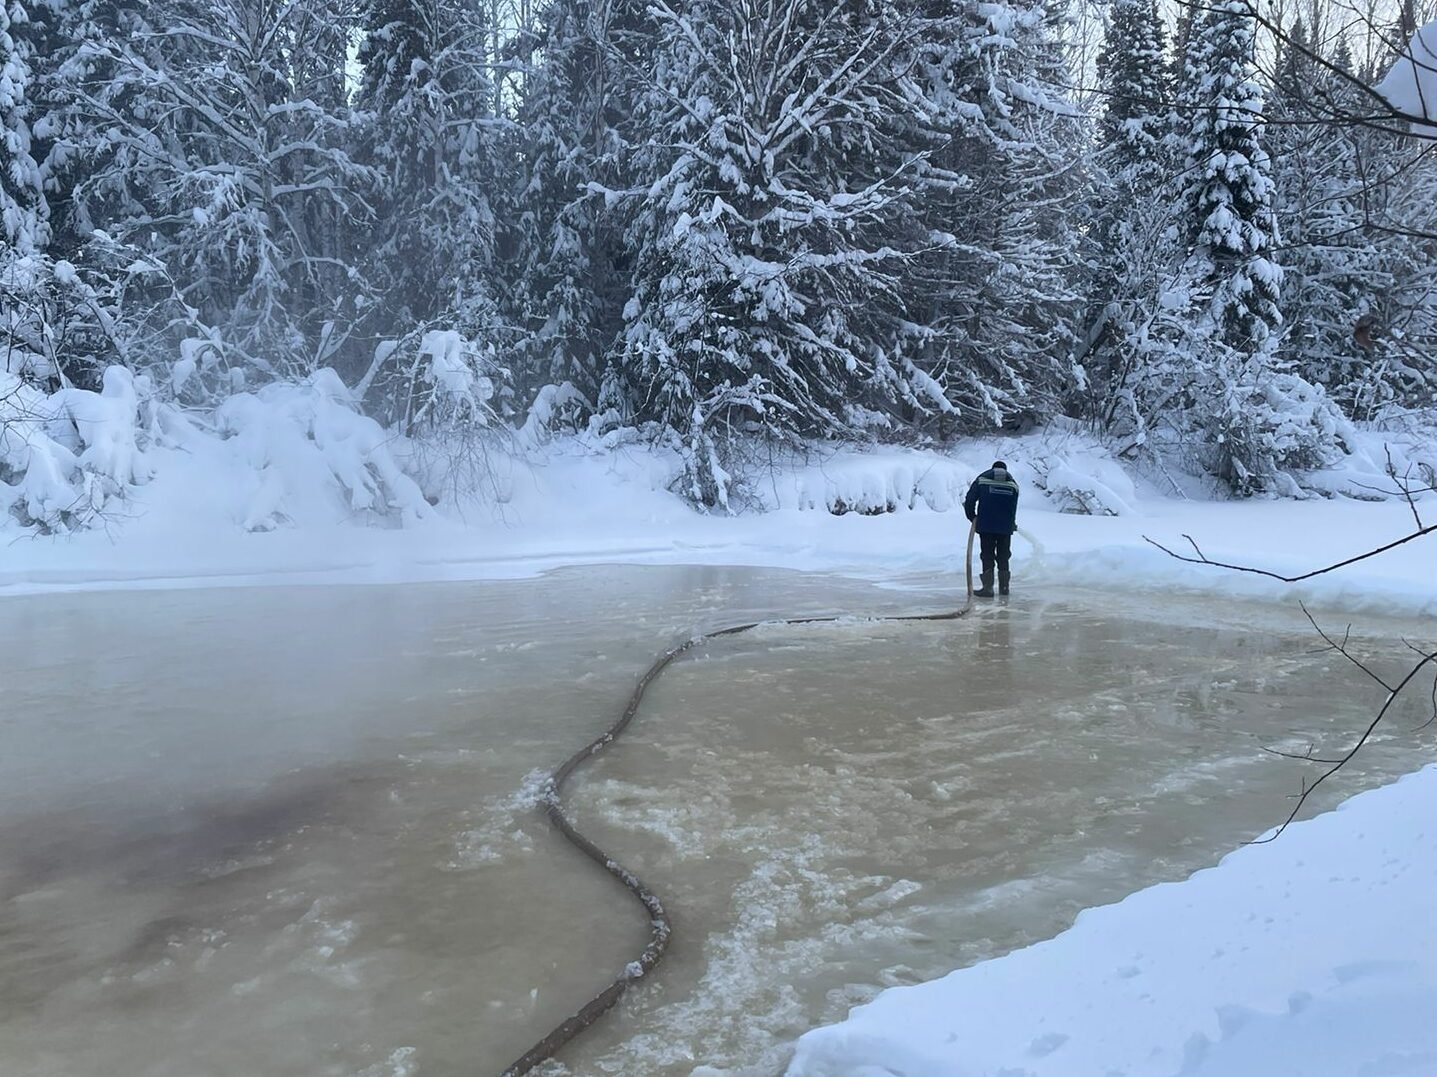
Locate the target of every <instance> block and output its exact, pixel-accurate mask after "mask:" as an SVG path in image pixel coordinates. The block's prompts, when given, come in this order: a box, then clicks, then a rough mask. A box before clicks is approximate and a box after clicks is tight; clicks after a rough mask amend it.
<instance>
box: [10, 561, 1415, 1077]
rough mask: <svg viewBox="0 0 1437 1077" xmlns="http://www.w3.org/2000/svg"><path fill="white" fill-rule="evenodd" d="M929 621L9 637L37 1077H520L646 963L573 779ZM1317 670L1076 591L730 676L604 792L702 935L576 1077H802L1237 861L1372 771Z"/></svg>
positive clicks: (691, 938) (26, 1017)
mask: <svg viewBox="0 0 1437 1077" xmlns="http://www.w3.org/2000/svg"><path fill="white" fill-rule="evenodd" d="M911 582H912V583H913V586H912V589H910V590H906V591H903V590H894V589H880V588H876V587H872V586H869V585H866V584H863V583H860V582H856V581H848V580H841V579H836V578H831V577H824V576H804V575H798V574H793V573H782V572H766V571H757V570H752V569H722V568H612V567H598V568H587V569H576V570H569V571H564V572H559V573H555V574H552V575H550V576H547V577H544V578H542V579H538V580H528V581H517V582H502V583H476V584H462V585H455V584H444V585H441V584H432V585H423V586H409V587H308V588H298V587H274V588H253V589H233V590H217V591H196V590H190V591H183V590H181V591H169V592H161V591H138V592H129V593H108V594H77V595H49V596H36V597H26V598H11V599H7V600H3V601H0V687H3V693H0V743H3V746H4V751H3V752H0V1073H4V1074H5V1075H6V1077H41V1075H43V1077H236V1075H240V1077H251V1075H253V1077H328V1075H334V1077H409V1075H415V1077H430V1075H441V1077H450V1075H456V1077H457V1075H460V1074H466V1075H469V1074H472V1075H478V1077H484V1075H487V1074H495V1073H497V1072H498V1071H499V1070H500V1069H502V1068H503V1067H504V1065H506V1064H507V1063H508V1062H510V1061H512V1060H513V1058H514V1057H516V1056H517V1055H518V1054H520V1053H521V1052H522V1051H523V1050H524V1049H525V1048H526V1047H527V1046H528V1045H529V1043H530V1042H532V1041H533V1040H534V1039H535V1038H537V1037H538V1036H539V1035H541V1034H542V1033H543V1032H545V1031H547V1030H548V1028H549V1027H550V1026H551V1025H552V1024H553V1023H554V1022H555V1021H556V1020H558V1019H560V1018H562V1017H564V1016H567V1015H568V1014H569V1013H570V1012H572V1010H573V1009H574V1008H575V1007H577V1006H578V1005H579V1004H580V1003H582V1002H583V1001H585V1000H586V999H587V998H588V997H589V996H590V995H591V994H593V993H594V992H595V991H596V990H598V989H599V988H601V987H602V986H604V985H605V984H607V983H608V982H609V980H610V979H611V978H612V977H613V975H614V974H615V972H616V971H617V970H618V969H619V968H621V967H622V966H623V964H624V963H625V962H626V961H627V960H629V958H630V957H632V956H633V955H634V954H636V953H637V951H638V950H639V949H640V948H641V947H642V944H643V941H644V939H645V937H646V930H645V924H644V922H643V920H642V918H641V917H640V916H639V915H638V913H637V911H636V909H635V907H634V906H633V905H632V904H631V901H630V899H629V898H628V896H627V895H626V894H625V893H624V892H623V891H622V890H620V889H619V888H618V887H617V886H615V885H614V883H613V882H612V880H610V879H609V878H608V877H607V876H605V875H603V874H602V873H600V872H598V871H596V870H595V869H594V868H593V867H592V865H590V864H588V863H587V862H586V861H583V860H582V859H581V858H580V857H579V856H578V854H576V853H575V852H574V851H573V850H571V849H570V848H569V847H567V846H566V845H564V844H563V843H562V842H561V841H560V840H559V839H558V837H557V836H556V835H554V834H552V833H551V832H550V831H549V829H548V827H547V824H546V823H545V822H544V821H543V819H542V817H541V816H539V815H538V813H537V812H536V810H535V809H534V808H533V792H534V788H535V785H536V783H537V780H538V779H539V777H540V776H542V774H544V773H546V772H547V771H548V769H550V768H551V767H552V766H553V765H555V764H556V763H557V762H559V761H560V760H562V759H563V758H564V757H565V756H566V755H568V754H569V752H571V751H572V750H573V749H574V748H576V747H577V746H578V745H580V744H582V743H583V742H584V741H585V740H587V739H588V738H589V737H591V736H593V735H594V734H595V733H596V732H597V731H599V730H600V729H602V728H603V727H604V726H606V725H607V724H608V723H609V722H610V721H611V720H612V719H613V717H614V716H615V715H616V714H617V712H618V710H619V709H620V708H621V707H622V705H623V703H624V701H625V699H626V698H627V696H628V693H629V691H630V690H631V689H632V686H633V681H634V678H635V677H636V676H637V675H638V674H639V673H640V672H641V671H642V670H643V669H644V668H646V667H647V666H648V664H649V663H650V662H651V661H652V659H653V657H654V656H655V654H656V653H657V652H659V651H662V650H663V649H664V647H666V646H667V645H669V644H670V643H672V642H674V641H676V640H677V639H680V638H684V637H686V636H688V635H689V634H691V633H693V632H694V631H697V630H708V629H713V628H718V627H722V626H724V625H727V624H732V623H735V622H740V621H746V620H753V619H757V618H762V617H771V616H793V615H798V614H814V613H832V612H850V613H854V614H883V613H894V612H901V611H911V610H916V609H925V610H939V609H942V608H944V607H945V606H951V605H952V604H953V599H952V596H951V595H950V594H944V593H942V592H938V591H931V592H930V591H925V590H923V589H922V586H921V585H922V584H923V582H924V581H911ZM1358 627H1359V628H1360V629H1362V630H1363V631H1365V632H1367V633H1368V634H1369V636H1370V637H1372V639H1373V641H1371V642H1364V641H1359V643H1358V646H1360V647H1363V648H1365V649H1366V650H1367V651H1369V652H1370V653H1372V654H1374V655H1377V656H1379V659H1378V661H1379V663H1381V662H1383V661H1387V660H1389V659H1390V660H1391V661H1392V662H1394V663H1395V662H1400V660H1401V659H1400V654H1397V653H1396V652H1395V651H1394V650H1393V649H1392V648H1391V647H1390V646H1389V645H1387V644H1384V643H1382V642H1381V640H1380V639H1378V637H1386V638H1392V637H1395V636H1396V635H1397V634H1398V633H1400V632H1401V631H1402V628H1403V626H1400V625H1387V624H1377V623H1374V622H1372V621H1370V620H1369V621H1367V622H1365V623H1360V624H1359V625H1358ZM1315 643H1316V640H1315V637H1314V636H1313V634H1312V632H1311V630H1310V628H1308V627H1307V626H1306V625H1305V623H1304V622H1303V621H1302V620H1301V618H1300V616H1298V615H1296V613H1295V611H1288V610H1273V609H1265V610H1264V609H1262V608H1259V607H1246V606H1241V605H1236V604H1233V603H1224V604H1216V603H1201V602H1196V601H1178V600H1173V599H1171V598H1166V597H1165V598H1163V599H1162V600H1161V601H1156V600H1154V601H1145V600H1143V599H1141V598H1137V597H1129V598H1125V599H1115V598H1113V597H1112V596H1107V595H1098V594H1092V593H1088V594H1085V593H1081V592H1066V593H1061V594H1050V595H1046V596H1042V597H1038V596H1033V595H1023V594H1019V595H1016V596H1015V597H1014V598H1013V600H1012V601H1011V603H1009V604H1006V605H995V604H991V603H990V604H987V605H984V606H981V607H980V608H979V609H978V610H976V611H975V613H974V614H973V615H972V616H971V617H968V618H966V619H964V620H961V621H956V622H934V623H916V624H915V623H907V624H896V623H888V624H882V623H871V622H863V621H848V622H841V623H838V624H834V625H818V626H810V627H786V628H778V627H765V628H761V629H759V630H757V631H756V632H754V633H750V634H748V635H745V636H740V637H736V638H732V639H726V640H721V641H716V642H714V643H711V644H709V645H706V646H704V647H702V648H700V649H698V650H697V651H695V652H693V653H692V655H690V656H688V657H685V658H684V659H683V660H682V661H680V662H679V663H677V664H675V665H674V666H672V667H671V668H670V670H669V671H668V672H667V673H666V674H665V675H664V677H663V678H662V679H661V680H660V681H659V682H658V683H657V684H656V685H655V686H654V687H653V688H652V689H651V690H650V693H649V696H648V699H647V702H646V704H645V707H644V709H643V710H641V712H640V714H639V717H638V719H637V720H636V722H635V724H634V726H633V727H632V729H631V731H630V733H629V734H628V735H627V737H626V738H625V739H624V740H623V741H621V742H620V743H619V744H618V745H616V746H615V748H614V749H613V750H612V751H611V753H609V754H606V755H605V756H604V757H603V758H601V759H600V760H598V761H597V762H596V763H595V764H594V765H593V766H592V767H591V768H589V769H588V770H585V771H583V772H582V773H581V775H580V776H579V778H578V779H577V780H576V782H575V783H574V785H573V786H572V794H571V796H572V801H573V803H574V805H575V813H576V815H577V816H578V818H579V821H580V824H581V825H583V826H585V827H586V828H588V829H589V830H590V832H591V833H593V834H594V835H595V836H596V837H597V838H598V839H599V840H600V842H601V844H604V845H605V846H606V847H608V848H610V849H611V850H612V851H613V852H614V853H615V854H616V855H618V856H619V857H620V858H621V859H623V860H625V861H626V862H627V863H629V864H630V866H632V867H634V868H635V869H636V870H638V872H639V873H640V874H641V875H642V876H643V877H644V878H645V879H646V880H647V881H648V882H650V883H651V885H653V886H654V887H655V889H657V890H658V892H659V893H660V894H661V895H662V896H663V897H664V899H665V901H666V903H667V904H668V905H669V907H670V909H671V911H672V912H673V914H674V918H675V923H676V932H677V934H676V937H675V941H674V944H673V947H672V949H671V951H670V956H669V958H668V959H667V960H666V961H665V963H664V965H663V966H661V968H660V971H659V974H658V976H657V977H656V978H655V979H654V980H653V982H651V983H649V984H647V985H645V987H644V988H643V989H642V990H640V991H637V992H634V993H632V994H631V996H630V997H629V998H628V999H627V1000H626V1001H625V1002H624V1003H623V1004H622V1005H621V1007H620V1009H619V1010H618V1011H616V1012H615V1013H614V1014H612V1015H611V1016H610V1017H609V1018H608V1019H606V1021H605V1022H604V1023H603V1024H602V1025H601V1026H600V1027H598V1028H596V1029H595V1030H593V1031H592V1032H591V1033H590V1034H588V1035H587V1037H586V1038H585V1039H584V1040H582V1041H581V1042H580V1044H578V1045H577V1046H576V1047H575V1048H573V1049H572V1050H570V1051H569V1052H568V1053H567V1054H566V1055H565V1056H564V1057H565V1061H566V1063H567V1065H568V1068H569V1069H568V1071H569V1072H573V1073H576V1074H584V1075H588V1074H596V1075H597V1074H622V1075H634V1077H639V1075H643V1077H647V1075H656V1077H667V1075H684V1077H688V1075H689V1074H692V1073H694V1072H695V1070H697V1071H698V1073H699V1074H705V1073H714V1072H725V1071H729V1072H732V1073H734V1074H742V1075H746V1077H749V1075H751V1077H772V1075H773V1074H775V1073H777V1072H778V1071H779V1070H780V1069H781V1067H782V1065H783V1063H784V1060H785V1059H786V1057H787V1053H788V1050H789V1045H790V1044H791V1042H792V1040H793V1039H794V1038H795V1037H796V1036H797V1035H798V1034H800V1033H801V1032H803V1031H805V1030H806V1029H808V1028H809V1027H811V1026H813V1025H814V1024H817V1023H820V1022H824V1021H830V1020H833V1019H836V1018H838V1017H841V1016H842V1015H843V1014H844V1013H845V1012H846V1011H847V1009H848V1008H849V1007H850V1006H851V1005H853V1004H855V1003H857V1002H861V1001H864V1000H865V999H867V998H869V997H871V996H872V994H873V993H874V992H875V991H877V990H878V989H880V988H881V987H883V986H886V985H890V984H900V983H911V982H914V981H917V980H921V979H928V978H931V977H933V976H936V975H939V974H941V973H943V972H946V971H948V970H950V969H953V968H956V967H958V966H961V965H965V964H969V963H972V962H974V961H977V960H980V959H982V958H986V957H991V956H994V955H997V954H1001V953H1004V952H1006V951H1008V950H1010V949H1013V948H1014V947H1016V946H1020V945H1023V944H1026V943H1029V942H1032V941H1035V940H1037V939H1040V938H1045V937H1048V936H1050V935H1052V934H1054V933H1055V932H1057V931H1059V930H1061V929H1062V928H1063V927H1064V926H1066V925H1067V924H1068V923H1069V922H1070V921H1071V920H1072V917H1073V916H1074V914H1075V913H1076V912H1077V911H1078V910H1080V909H1082V908H1084V907H1086V906H1090V905H1094V904H1100V903H1104V902H1109V901H1113V900H1116V899H1118V898H1120V897H1122V896H1123V895H1125V894H1127V893H1130V892H1131V891H1133V890H1135V889H1137V888H1139V887H1141V886H1143V885H1146V884H1149V883H1152V882H1155V881H1158V880H1163V879H1175V878H1181V877H1183V876H1184V875H1186V874H1187V873H1189V872H1190V871H1192V870H1193V869H1195V868H1198V867H1201V866H1204V865H1206V864H1210V863H1212V862H1213V861H1214V860H1215V859H1216V858H1217V857H1218V856H1219V855H1221V853H1222V852H1224V851H1226V850H1227V849H1229V848H1231V847H1232V846H1233V845H1235V844H1236V843H1238V842H1240V841H1242V840H1243V839H1245V838H1248V837H1251V836H1253V835H1255V834H1256V833H1257V832H1258V831H1260V830H1262V829H1264V828H1266V827H1267V826H1269V825H1271V824H1273V823H1275V822H1277V821H1279V820H1280V819H1281V818H1282V817H1283V816H1284V815H1285V814H1286V812H1287V810H1288V808H1289V805H1290V800H1289V797H1290V795H1291V794H1292V793H1294V792H1295V791H1296V790H1297V789H1298V788H1299V785H1300V782H1301V780H1302V778H1303V776H1304V774H1306V775H1307V776H1308V777H1311V776H1313V771H1312V770H1311V769H1310V765H1307V764H1303V763H1300V762H1295V761H1292V760H1286V759H1282V758H1279V757H1278V756H1275V755H1273V754H1271V753H1268V752H1265V751H1264V750H1263V749H1264V747H1278V748H1284V749H1286V750H1289V751H1299V752H1300V751H1303V750H1305V749H1306V748H1307V747H1308V746H1309V744H1316V745H1318V747H1319V750H1320V751H1321V750H1322V749H1323V748H1324V747H1325V749H1326V750H1328V751H1330V750H1331V749H1332V748H1333V747H1334V746H1336V745H1339V744H1344V743H1346V740H1347V737H1348V736H1349V735H1350V734H1351V733H1352V731H1354V730H1355V729H1357V728H1360V726H1361V725H1363V724H1365V722H1366V720H1367V719H1368V718H1369V717H1370V715H1371V714H1372V713H1373V708H1374V704H1375V703H1380V696H1379V695H1376V694H1375V693H1374V691H1373V686H1372V685H1371V683H1370V682H1367V681H1364V680H1363V679H1362V677H1361V675H1360V674H1359V673H1358V672H1357V671H1356V670H1354V669H1353V668H1351V667H1350V666H1347V665H1345V664H1344V663H1343V662H1342V661H1341V660H1340V659H1338V658H1336V657H1335V656H1333V655H1331V654H1314V653H1313V652H1314V646H1315ZM1382 656H1385V657H1382ZM1421 717H1422V715H1421V713H1420V712H1419V711H1417V710H1415V709H1414V710H1413V711H1412V712H1411V713H1408V714H1405V715H1403V716H1399V720H1398V721H1397V722H1396V723H1395V728H1397V729H1408V728H1410V727H1412V726H1415V725H1419V724H1420V720H1421ZM1404 719H1405V720H1404ZM1426 737H1430V731H1428V732H1423V733H1420V734H1417V735H1416V736H1403V737H1395V738H1393V739H1391V740H1383V741H1381V742H1379V743H1378V744H1376V745H1375V746H1374V747H1373V748H1372V749H1371V750H1370V751H1369V752H1367V753H1365V754H1364V755H1363V756H1362V757H1359V758H1360V762H1361V768H1360V769H1358V768H1356V767H1354V768H1353V769H1352V770H1351V771H1350V772H1344V778H1343V780H1342V782H1341V783H1340V784H1339V786H1338V788H1335V789H1334V790H1333V792H1332V794H1330V795H1331V796H1336V795H1340V794H1350V793H1351V792H1353V791H1355V790H1356V789H1358V788H1361V787H1364V786H1370V785H1372V784H1376V783H1377V782H1379V781H1381V780H1384V779H1385V778H1387V777H1391V776H1394V775H1396V774H1399V773H1402V772H1404V771H1406V770H1409V769H1413V768H1414V766H1415V765H1416V763H1417V762H1418V761H1420V759H1421V758H1425V757H1422V756H1420V755H1418V754H1417V753H1415V752H1414V745H1415V744H1416V743H1417V740H1418V739H1419V738H1426ZM1319 754H1320V753H1319ZM1332 802H1333V800H1332V799H1326V800H1324V801H1322V805H1321V806H1330V805H1331V803H1332ZM702 1067H713V1069H711V1070H710V1069H704V1068H702ZM553 1072H565V1071H564V1070H563V1069H557V1068H556V1069H554V1071H553Z"/></svg>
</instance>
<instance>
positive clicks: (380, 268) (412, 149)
mask: <svg viewBox="0 0 1437 1077" xmlns="http://www.w3.org/2000/svg"><path fill="white" fill-rule="evenodd" d="M488 7H489V5H487V4H485V3H481V2H480V0H373V2H372V3H371V5H370V6H369V8H368V9H367V11H366V14H365V19H366V33H365V36H364V40H363V43H362V45H361V47H360V50H359V60H360V62H361V63H362V64H363V66H364V78H363V82H362V85H361V87H360V91H359V94H358V98H357V104H358V105H359V107H360V108H361V109H363V112H364V114H363V119H362V127H361V129H360V134H361V145H362V151H361V160H362V161H363V163H364V164H365V165H367V166H369V167H372V168H373V170H374V171H375V173H376V174H377V176H378V177H379V182H378V184H377V189H376V194H375V209H376V214H375V228H374V232H373V233H372V235H371V236H370V237H369V239H370V243H369V244H368V246H367V250H366V252H365V275H366V279H367V280H368V281H369V282H370V284H371V285H372V286H373V287H374V289H375V292H376V294H377V296H378V298H377V301H376V305H375V307H374V308H373V309H372V311H371V316H370V325H371V327H372V331H373V333H374V334H375V336H376V337H378V338H379V340H380V345H379V350H378V351H377V352H376V358H375V360H374V361H373V362H372V363H371V366H370V370H369V372H368V373H367V375H366V377H365V378H364V380H363V383H362V386H363V388H364V389H366V390H369V393H368V399H369V401H370V405H371V407H372V408H375V409H377V410H378V411H379V412H380V413H382V414H383V415H384V416H385V417H386V418H389V419H391V420H394V421H398V422H400V423H401V424H402V425H403V426H404V427H405V428H406V429H409V428H410V426H411V424H412V423H413V422H414V421H415V420H416V418H417V417H418V416H420V415H421V414H423V415H427V416H430V417H436V416H438V415H440V414H443V413H444V409H443V408H436V407H435V406H434V404H435V403H436V402H435V401H433V400H431V399H430V397H431V396H432V394H433V392H434V391H435V386H436V385H441V386H442V384H444V383H443V381H442V379H441V381H440V382H435V381H434V380H433V379H431V378H428V377H422V376H419V374H420V372H421V371H422V370H424V369H427V367H426V366H425V365H424V360H423V357H424V356H426V355H432V354H435V352H434V349H432V348H429V349H426V347H425V346H424V340H425V338H426V335H427V334H429V333H430V332H431V331H433V330H436V329H439V330H444V331H451V332H456V333H458V334H460V336H461V337H462V338H463V340H464V341H466V345H465V346H464V347H462V348H457V349H456V348H449V349H447V350H445V351H444V354H445V355H447V356H449V357H451V358H453V357H463V358H464V361H465V362H471V361H472V362H475V363H479V364H480V365H482V366H483V368H484V369H482V370H481V369H479V368H478V367H476V368H475V369H474V370H473V371H472V372H471V373H472V374H473V376H474V377H475V378H480V377H483V378H492V377H493V376H494V375H496V374H497V366H496V365H495V364H494V363H493V362H491V361H490V359H489V357H492V356H493V355H494V354H495V352H496V349H497V348H498V347H499V346H501V345H502V343H503V342H502V340H500V339H499V338H500V336H501V332H502V330H501V319H500V316H499V311H498V304H497V301H496V298H495V291H496V289H495V272H496V269H495V213H494V202H495V198H496V197H502V195H503V193H504V192H505V191H506V189H507V187H508V185H509V184H510V183H511V178H510V176H509V175H507V174H506V170H507V168H508V167H509V166H508V163H507V162H508V158H507V156H506V154H505V152H504V151H505V149H506V148H507V145H508V142H509V131H508V124H507V123H506V122H505V121H504V120H503V119H502V117H500V115H499V114H498V110H497V103H496V93H495V85H494V80H493V77H492V75H493V64H494V57H493V56H492V55H491V46H492V41H491V34H490V30H491V28H490V26H489V23H488ZM396 342H398V343H399V344H400V346H399V347H397V348H396V347H395V343H396ZM416 359H417V360H420V364H419V366H418V367H416V366H415V364H414V362H407V361H406V360H416ZM464 415H471V413H470V412H469V411H467V410H465V409H460V410H459V411H457V412H453V413H450V414H449V415H448V418H449V419H451V420H457V419H459V418H460V417H462V416H464ZM471 417H472V415H471Z"/></svg>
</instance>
